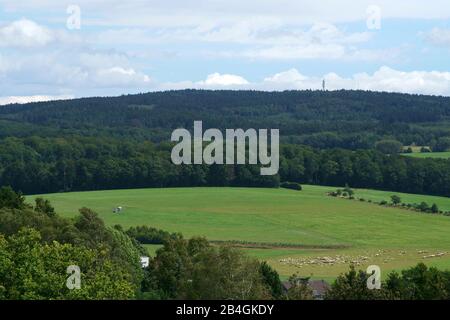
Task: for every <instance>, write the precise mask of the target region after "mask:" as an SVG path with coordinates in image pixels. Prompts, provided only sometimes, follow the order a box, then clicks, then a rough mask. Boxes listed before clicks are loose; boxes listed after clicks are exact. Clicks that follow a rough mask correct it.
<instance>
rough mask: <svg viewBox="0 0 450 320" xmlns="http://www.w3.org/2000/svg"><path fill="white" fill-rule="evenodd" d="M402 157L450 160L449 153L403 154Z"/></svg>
mask: <svg viewBox="0 0 450 320" xmlns="http://www.w3.org/2000/svg"><path fill="white" fill-rule="evenodd" d="M402 155H404V156H408V157H414V158H434V159H450V151H449V152H414V153H403V154H402Z"/></svg>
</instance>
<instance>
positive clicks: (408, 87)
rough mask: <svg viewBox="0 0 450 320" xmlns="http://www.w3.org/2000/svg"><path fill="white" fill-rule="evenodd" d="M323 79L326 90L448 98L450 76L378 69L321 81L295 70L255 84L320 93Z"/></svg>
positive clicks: (437, 73)
mask: <svg viewBox="0 0 450 320" xmlns="http://www.w3.org/2000/svg"><path fill="white" fill-rule="evenodd" d="M323 79H325V81H326V87H327V89H329V90H339V89H361V90H370V91H387V92H402V93H413V94H431V95H446V96H449V95H450V72H438V71H431V72H427V71H411V72H404V71H398V70H395V69H392V68H389V67H386V66H384V67H381V68H380V69H379V70H377V71H376V72H374V73H373V74H367V73H359V74H355V75H353V76H352V77H341V76H339V75H338V74H336V73H328V74H326V75H324V76H323V77H307V76H304V75H302V74H300V73H299V72H298V71H297V70H296V69H291V70H288V71H286V72H281V73H278V74H276V75H274V76H272V77H268V78H266V79H264V81H263V83H260V84H257V85H256V87H257V88H261V89H265V90H286V89H298V90H303V89H315V90H318V89H321V86H322V80H323Z"/></svg>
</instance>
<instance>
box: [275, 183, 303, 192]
mask: <svg viewBox="0 0 450 320" xmlns="http://www.w3.org/2000/svg"><path fill="white" fill-rule="evenodd" d="M280 187H281V188H285V189H291V190H297V191H301V190H302V186H301V185H300V183H296V182H283V183H281V184H280Z"/></svg>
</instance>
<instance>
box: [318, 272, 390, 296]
mask: <svg viewBox="0 0 450 320" xmlns="http://www.w3.org/2000/svg"><path fill="white" fill-rule="evenodd" d="M368 277H369V275H368V274H367V273H365V272H364V271H362V270H359V271H356V269H355V266H354V265H351V266H350V270H349V271H348V272H347V273H345V274H341V275H340V276H339V277H338V278H337V279H336V281H335V282H334V283H333V284H332V285H331V288H330V289H329V290H328V291H327V293H326V297H325V298H326V299H328V300H376V299H380V298H382V297H383V293H382V292H380V291H378V290H370V289H368V288H367V279H368Z"/></svg>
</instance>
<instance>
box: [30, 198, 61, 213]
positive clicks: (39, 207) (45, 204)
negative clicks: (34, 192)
mask: <svg viewBox="0 0 450 320" xmlns="http://www.w3.org/2000/svg"><path fill="white" fill-rule="evenodd" d="M35 203H36V205H35V207H34V210H35V211H37V212H41V213H45V214H46V215H48V216H54V215H55V214H56V213H55V208H53V207H52V205H51V204H50V201H49V200H47V199H43V198H36V199H35Z"/></svg>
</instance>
